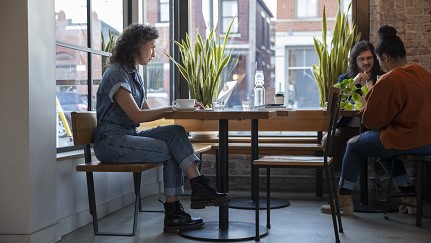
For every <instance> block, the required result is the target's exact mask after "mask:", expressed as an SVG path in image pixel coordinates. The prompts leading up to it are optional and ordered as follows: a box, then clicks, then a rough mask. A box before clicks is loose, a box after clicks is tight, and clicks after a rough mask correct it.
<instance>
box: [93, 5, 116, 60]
mask: <svg viewBox="0 0 431 243" xmlns="http://www.w3.org/2000/svg"><path fill="white" fill-rule="evenodd" d="M92 8H93V12H92V21H93V22H92V26H91V28H92V33H93V36H92V38H93V42H92V47H93V48H95V49H97V50H102V51H107V52H109V51H110V50H107V49H106V47H107V46H109V45H108V42H109V40H110V37H111V36H113V37H114V38H115V37H118V35H119V34H120V33H121V32H122V31H123V1H120V0H104V1H100V0H99V1H93V5H92ZM102 35H103V41H102ZM111 38H112V37H111Z"/></svg>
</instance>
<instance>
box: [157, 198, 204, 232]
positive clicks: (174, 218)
mask: <svg viewBox="0 0 431 243" xmlns="http://www.w3.org/2000/svg"><path fill="white" fill-rule="evenodd" d="M164 206H165V223H164V224H165V227H163V231H164V232H167V233H176V232H178V231H180V230H192V229H198V228H201V227H202V226H203V225H204V221H203V220H202V218H200V217H197V218H194V217H191V216H190V214H188V213H186V212H184V208H183V205H182V204H181V203H180V202H179V201H175V202H167V203H164Z"/></svg>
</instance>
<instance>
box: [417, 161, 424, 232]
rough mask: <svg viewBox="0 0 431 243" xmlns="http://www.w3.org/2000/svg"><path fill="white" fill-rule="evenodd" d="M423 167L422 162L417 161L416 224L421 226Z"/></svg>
mask: <svg viewBox="0 0 431 243" xmlns="http://www.w3.org/2000/svg"><path fill="white" fill-rule="evenodd" d="M423 167H424V162H423V161H419V163H418V167H417V176H416V181H417V183H416V185H417V186H416V226H418V227H420V226H422V178H425V177H424V176H423V171H422V168H423Z"/></svg>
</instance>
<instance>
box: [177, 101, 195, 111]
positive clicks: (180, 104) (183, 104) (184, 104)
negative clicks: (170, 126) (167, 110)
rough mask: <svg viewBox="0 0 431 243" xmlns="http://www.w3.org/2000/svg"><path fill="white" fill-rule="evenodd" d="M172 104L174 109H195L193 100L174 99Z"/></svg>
mask: <svg viewBox="0 0 431 243" xmlns="http://www.w3.org/2000/svg"><path fill="white" fill-rule="evenodd" d="M173 103H174V105H173V106H174V108H175V109H193V108H194V107H195V99H176V100H175V101H174V102H173Z"/></svg>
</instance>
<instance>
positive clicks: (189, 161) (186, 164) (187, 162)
mask: <svg viewBox="0 0 431 243" xmlns="http://www.w3.org/2000/svg"><path fill="white" fill-rule="evenodd" d="M195 161H199V158H198V156H196V154H191V155H189V156H187V157H186V158H185V159H183V161H181V163H180V164H179V166H180V169H181V170H182V171H184V172H185V171H186V170H187V169H188V168H189V167H190V165H191V164H192V163H194V162H195Z"/></svg>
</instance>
